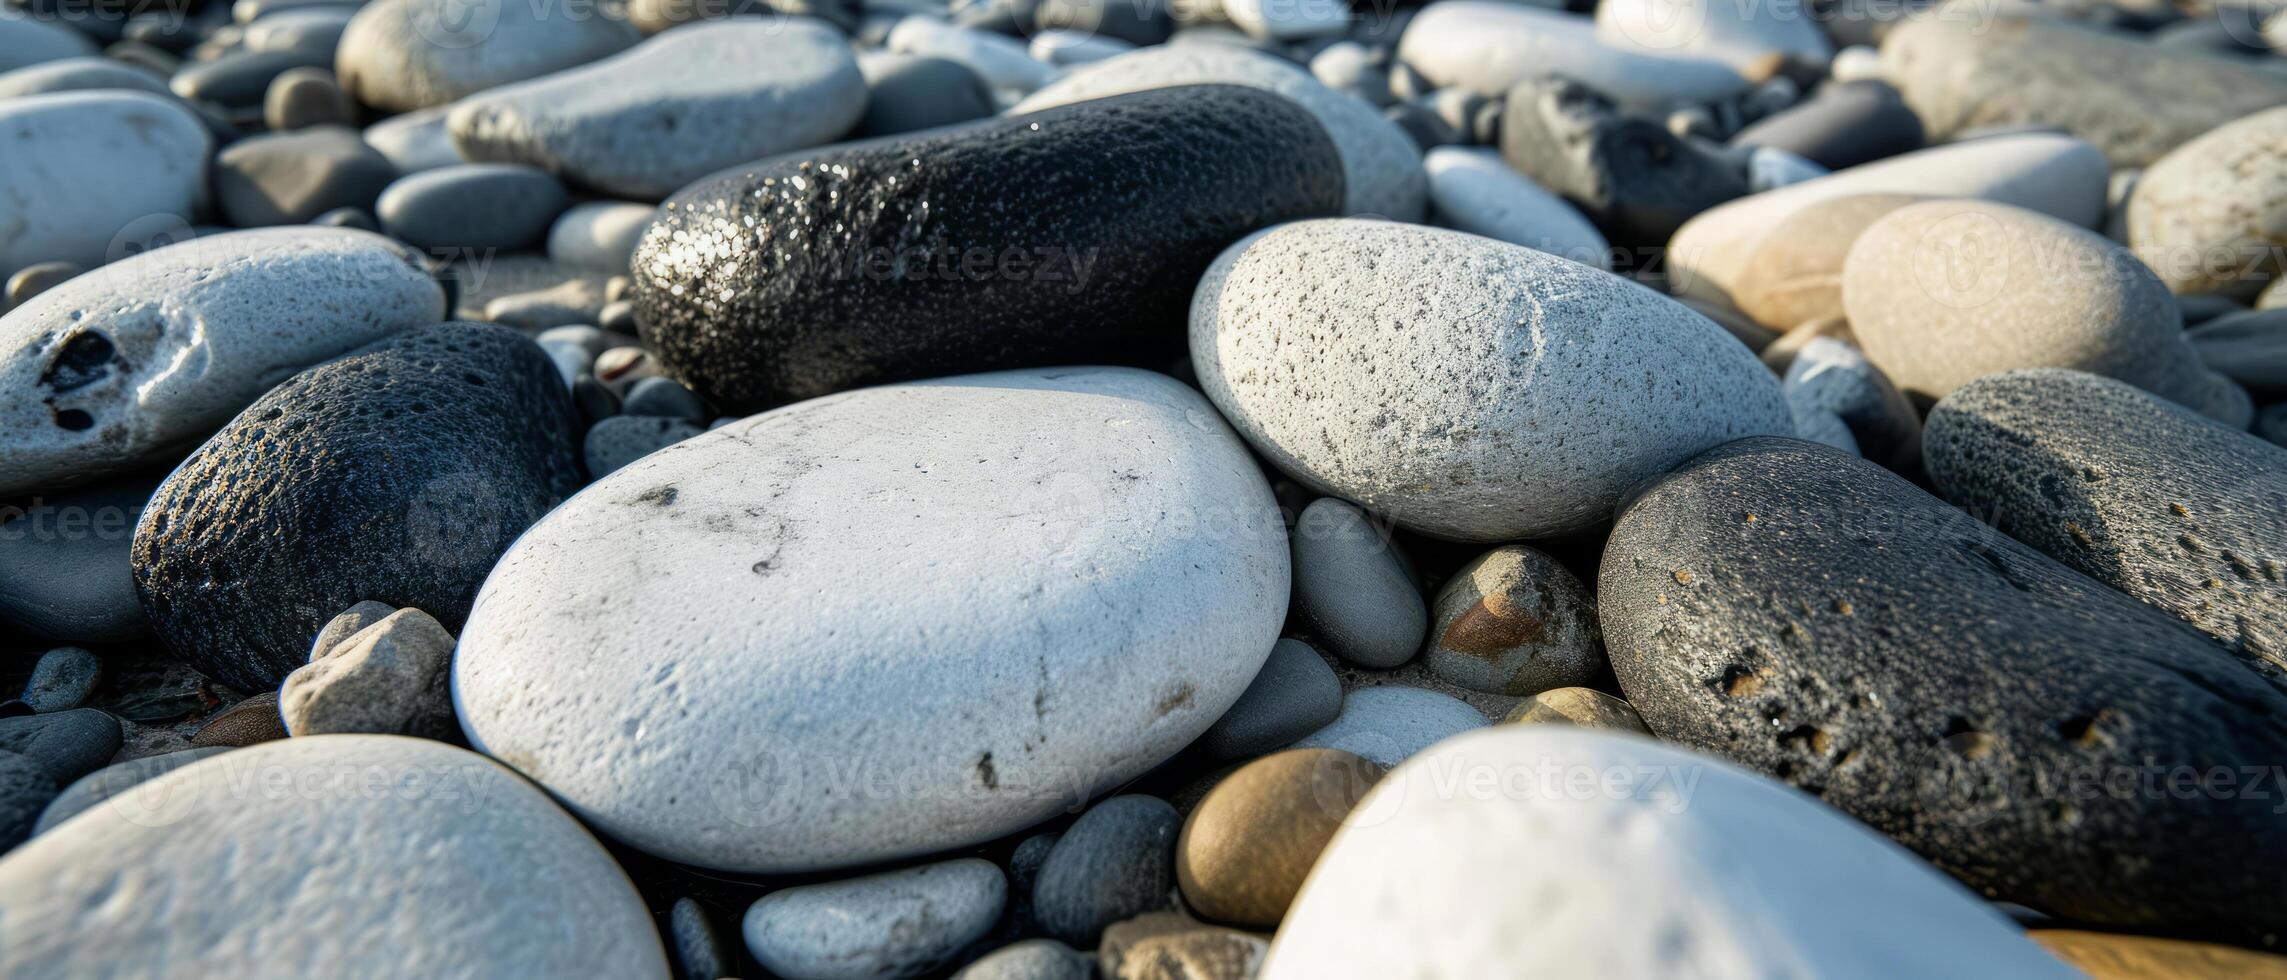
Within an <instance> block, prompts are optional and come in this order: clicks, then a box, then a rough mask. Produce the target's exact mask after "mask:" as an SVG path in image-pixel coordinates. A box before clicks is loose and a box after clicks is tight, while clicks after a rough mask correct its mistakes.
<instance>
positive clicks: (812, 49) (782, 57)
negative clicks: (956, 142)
mask: <svg viewBox="0 0 2287 980" xmlns="http://www.w3.org/2000/svg"><path fill="white" fill-rule="evenodd" d="M865 108H866V81H865V78H864V77H863V76H861V75H860V74H858V60H857V58H856V57H855V56H854V55H852V54H851V53H850V42H849V40H848V39H847V38H844V37H843V36H842V32H841V31H839V30H836V29H834V28H833V27H832V26H831V25H828V24H827V23H826V22H825V21H822V20H817V19H815V18H810V17H794V18H769V19H764V18H758V17H745V18H738V19H735V20H725V21H714V22H702V23H696V24H687V25H684V26H682V27H679V28H677V29H675V30H672V31H668V32H666V33H664V34H661V35H659V36H658V37H655V38H652V39H651V40H648V41H645V42H643V43H642V44H639V45H636V46H635V47H633V48H630V49H628V50H627V51H625V52H622V53H620V54H617V55H614V56H612V57H609V58H605V59H603V60H602V61H598V62H595V63H593V64H588V65H583V66H581V67H578V68H573V69H570V70H567V71H561V72H557V73H555V74H553V75H544V76H541V77H539V78H535V79H532V80H531V81H528V82H522V83H519V84H515V85H507V86H502V87H500V88H497V89H492V90H490V91H486V92H481V93H478V94H476V95H473V96H470V97H468V98H466V99H462V100H461V102H460V103H459V104H458V105H457V106H455V107H454V108H453V111H452V115H451V117H450V119H449V121H448V123H447V125H448V128H449V129H450V131H451V132H452V137H453V145H454V146H455V147H456V148H458V149H459V151H460V154H461V156H463V157H465V158H467V159H469V160H476V161H492V162H499V163H529V164H532V165H534V166H537V167H543V168H546V169H548V170H550V171H553V172H554V173H556V174H557V175H558V176H561V177H563V178H564V179H566V180H568V181H571V182H573V183H575V184H580V185H582V186H585V187H589V188H593V189H596V190H600V191H603V192H606V193H609V194H614V195H618V196H623V197H631V198H640V199H645V200H657V199H659V198H662V197H665V196H667V195H668V194H672V193H674V192H675V191H676V190H677V189H679V188H681V187H682V186H683V185H685V184H688V183H690V182H692V181H694V180H697V179H699V178H701V177H704V176H706V175H708V174H710V173H713V172H715V171H717V170H721V169H723V168H725V167H732V166H737V165H738V164H741V163H745V162H748V161H750V160H759V159H761V158H763V157H767V156H773V155H775V154H779V153H784V152H787V151H789V150H799V149H803V148H806V147H811V146H817V145H819V144H822V143H830V142H832V141H834V140H835V139H837V138H839V137H840V136H841V135H842V134H843V133H846V132H848V131H849V129H850V127H851V126H852V125H854V124H856V123H857V121H858V116H859V114H860V113H863V112H864V111H865Z"/></svg>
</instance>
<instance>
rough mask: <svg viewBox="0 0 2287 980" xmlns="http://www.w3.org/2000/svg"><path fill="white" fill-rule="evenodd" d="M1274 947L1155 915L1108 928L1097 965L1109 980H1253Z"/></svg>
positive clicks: (1184, 918) (1172, 915) (1262, 939)
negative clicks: (1265, 957)
mask: <svg viewBox="0 0 2287 980" xmlns="http://www.w3.org/2000/svg"><path fill="white" fill-rule="evenodd" d="M1269 948H1270V941H1269V937H1267V936H1258V935H1255V934H1253V933H1249V932H1240V931H1239V930H1237V929H1226V928H1224V927H1222V926H1211V925H1208V924H1206V923H1203V922H1200V921H1199V920H1197V919H1194V918H1192V917H1190V916H1188V915H1184V914H1183V913H1181V912H1151V913H1147V914H1144V915H1139V916H1136V917H1135V918H1133V919H1129V920H1127V921H1125V922H1119V923H1114V924H1113V925H1112V926H1110V927H1109V928H1106V929H1105V930H1104V941H1103V942H1102V943H1101V944H1099V945H1098V946H1097V947H1096V964H1097V966H1098V967H1099V968H1100V969H1101V971H1102V973H1103V976H1104V977H1105V980H1253V977H1254V976H1255V973H1256V970H1257V969H1258V968H1259V967H1260V966H1261V965H1262V962H1263V952H1264V951H1265V950H1267V949H1269Z"/></svg>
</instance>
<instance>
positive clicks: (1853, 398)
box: [1780, 337, 1922, 475]
mask: <svg viewBox="0 0 2287 980" xmlns="http://www.w3.org/2000/svg"><path fill="white" fill-rule="evenodd" d="M1780 387H1781V388H1782V389H1784V390H1785V391H1786V393H1787V404H1788V405H1790V406H1792V405H1795V404H1798V403H1800V404H1804V405H1809V406H1813V407H1816V408H1819V409H1822V410H1824V411H1826V412H1829V413H1832V414H1833V415H1835V416H1836V417H1838V418H1840V419H1841V420H1842V423H1843V424H1844V425H1846V426H1848V427H1849V433H1850V435H1851V436H1852V437H1853V439H1854V441H1855V444H1856V446H1857V451H1858V452H1860V453H1861V454H1863V455H1865V456H1866V458H1868V459H1871V460H1873V461H1875V462H1877V463H1880V464H1882V465H1883V466H1886V467H1888V468H1889V469H1890V470H1891V471H1892V472H1894V473H1902V474H1907V475H1912V474H1914V473H1917V472H1920V470H1921V465H1922V420H1921V415H1920V414H1919V413H1917V412H1915V411H1914V406H1913V403H1912V402H1909V401H1907V400H1906V395H1905V393H1904V392H1901V391H1899V390H1898V387H1897V386H1896V385H1893V384H1891V383H1890V378H1889V376H1888V375H1885V374H1883V373H1882V369H1881V368H1878V367H1875V366H1874V363H1873V362H1872V361H1868V360H1867V359H1866V355H1864V354H1861V353H1859V351H1858V348H1856V347H1853V346H1851V345H1849V344H1848V343H1845V342H1843V341H1840V340H1836V339H1834V338H1832V337H1812V338H1809V340H1808V342H1807V343H1805V344H1803V345H1802V347H1801V348H1800V349H1798V350H1796V351H1795V352H1794V357H1793V359H1792V360H1791V361H1790V362H1789V363H1788V365H1787V369H1786V378H1785V380H1784V381H1781V382H1780Z"/></svg>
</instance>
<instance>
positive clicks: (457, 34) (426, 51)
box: [334, 0, 643, 112]
mask: <svg viewBox="0 0 2287 980" xmlns="http://www.w3.org/2000/svg"><path fill="white" fill-rule="evenodd" d="M642 39H643V35H642V34H640V33H638V32H637V31H636V29H635V28H633V27H631V26H629V25H628V23H627V18H625V17H624V16H620V15H618V14H617V13H615V12H612V11H608V10H605V9H602V7H601V6H600V5H594V4H577V3H574V4H554V3H515V2H511V0H373V2H371V3H368V4H366V5H364V6H363V7H360V8H359V9H358V12H357V15H356V16H354V17H351V18H350V21H349V26H348V27H347V28H344V29H343V30H342V34H341V42H340V43H339V44H338V45H337V46H336V47H335V49H334V74H335V75H338V76H340V78H341V86H342V88H343V89H344V90H345V91H347V92H349V94H351V95H353V96H356V97H357V100H358V101H359V102H363V103H365V104H366V105H369V106H373V107H374V108H376V109H384V110H387V111H390V112H406V111H409V110H413V109H424V108H427V107H429V106H437V105H444V104H445V103H447V102H451V101H453V100H454V99H458V98H460V97H461V96H464V95H469V94H472V93H476V92H481V91H484V90H485V89H488V88H493V87H495V86H500V85H506V84H508V83H510V82H521V81H523V80H525V79H527V78H536V77H539V76H541V75H545V74H548V73H549V72H552V71H562V70H563V69H566V68H570V67H572V66H574V65H581V64H586V63H588V62H590V61H594V60H596V59H597V58H601V57H604V56H605V55H609V54H616V53H618V52H620V51H622V50H624V49H626V48H629V47H632V46H633V45H634V44H635V43H636V42H637V41H639V40H642Z"/></svg>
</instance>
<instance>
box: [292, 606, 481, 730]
mask: <svg viewBox="0 0 2287 980" xmlns="http://www.w3.org/2000/svg"><path fill="white" fill-rule="evenodd" d="M329 625H330V624H329ZM321 642H322V638H321ZM452 659H453V635H452V634H451V633H449V632H446V631H445V628H444V627H443V626H441V625H439V624H438V623H437V621H436V620H435V619H434V618H432V617H430V616H429V614H427V613H424V612H422V611H420V610H418V609H404V610H399V611H397V612H396V613H394V614H392V615H391V616H389V617H388V618H386V619H383V620H381V621H380V622H378V623H375V624H373V625H371V626H367V627H365V628H364V629H361V630H359V631H358V632H356V633H354V634H352V635H350V636H349V637H347V638H345V639H343V640H341V641H340V642H338V643H336V644H334V645H333V646H332V647H331V648H330V649H324V650H319V651H315V652H314V655H313V656H312V657H311V658H310V662H309V663H308V664H307V665H305V666H302V667H299V668H296V669H295V670H294V672H293V673H291V674H288V675H286V680H285V683H284V684H282V685H280V687H279V689H278V709H279V714H280V716H282V717H283V718H284V719H285V720H286V732H287V733H288V734H290V735H296V736H300V735H333V734H355V733H365V734H373V735H411V736H414V737H416V738H429V739H436V740H438V741H451V740H453V739H454V737H455V736H457V735H458V734H459V732H460V726H459V725H458V724H457V723H456V722H455V719H454V717H453V704H452V690H451V686H452Z"/></svg>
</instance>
